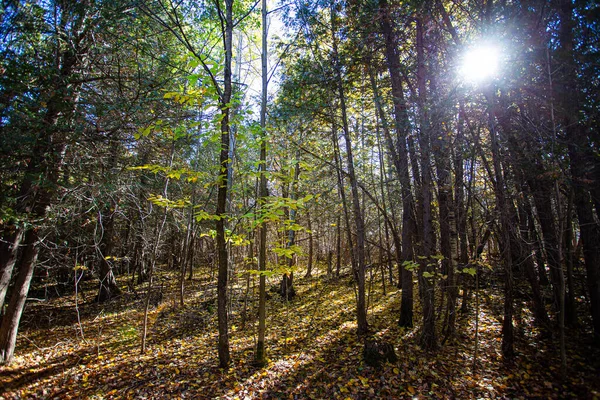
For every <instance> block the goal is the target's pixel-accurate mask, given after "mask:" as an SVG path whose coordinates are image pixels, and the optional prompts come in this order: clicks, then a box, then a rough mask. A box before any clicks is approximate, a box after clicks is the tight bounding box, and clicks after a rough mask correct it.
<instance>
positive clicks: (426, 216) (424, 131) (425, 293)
mask: <svg viewBox="0 0 600 400" xmlns="http://www.w3.org/2000/svg"><path fill="white" fill-rule="evenodd" d="M423 42H424V38H423V22H422V20H421V19H417V81H418V88H419V95H418V99H417V101H418V105H419V122H420V134H419V144H420V147H421V173H422V174H423V175H422V177H421V199H422V204H421V207H420V209H421V210H422V213H423V214H422V221H421V223H422V230H423V242H422V250H421V258H420V262H419V264H420V267H419V292H420V293H421V300H422V303H423V330H422V332H421V344H422V345H423V347H424V348H425V349H427V350H432V349H435V348H436V347H437V338H436V334H435V307H434V299H435V297H434V295H435V284H434V282H435V276H436V270H435V267H434V266H435V264H436V263H435V262H434V259H432V258H431V256H433V255H434V252H435V247H434V246H435V244H434V240H435V238H434V232H433V214H432V209H431V203H432V200H433V199H432V190H431V179H432V173H431V160H430V157H431V150H430V144H431V139H430V136H431V125H430V122H429V114H428V113H427V111H426V101H427V97H426V87H425V79H426V73H427V72H426V70H425V46H424V43H423Z"/></svg>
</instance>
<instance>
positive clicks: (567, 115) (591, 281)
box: [557, 0, 600, 344]
mask: <svg viewBox="0 0 600 400" xmlns="http://www.w3.org/2000/svg"><path fill="white" fill-rule="evenodd" d="M573 7H574V6H573V3H572V2H571V1H569V0H561V1H560V2H559V6H558V11H559V18H560V27H559V41H560V48H559V50H558V54H557V59H558V62H559V64H560V65H561V66H562V67H561V69H562V70H563V76H562V79H559V80H558V84H557V95H558V102H559V104H560V108H561V110H560V113H559V115H560V116H561V122H562V123H563V126H564V129H565V132H566V137H565V139H566V142H567V143H568V153H569V159H570V167H571V171H570V172H571V178H572V179H571V182H572V185H573V194H574V203H575V211H576V213H577V219H578V222H579V230H580V235H581V242H582V244H583V258H584V261H585V268H586V272H587V286H588V290H589V293H590V305H591V314H592V323H593V327H594V341H595V343H597V344H600V226H599V225H598V222H597V215H596V214H595V213H594V202H593V201H592V196H591V195H590V191H589V190H590V188H589V186H588V183H587V182H590V181H591V182H593V177H591V176H588V170H591V168H589V164H590V163H589V162H588V157H590V156H591V154H593V150H592V149H591V148H590V144H589V141H588V139H587V135H586V133H585V132H584V128H583V126H582V123H581V121H579V115H580V107H581V104H580V99H579V98H578V73H577V64H576V61H575V54H574V40H575V39H574V30H575V21H574V19H573ZM595 184H596V185H597V184H598V183H597V182H595ZM596 212H598V210H596Z"/></svg>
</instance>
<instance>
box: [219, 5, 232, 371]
mask: <svg viewBox="0 0 600 400" xmlns="http://www.w3.org/2000/svg"><path fill="white" fill-rule="evenodd" d="M220 18H221V19H222V21H221V22H222V26H223V27H224V30H223V46H224V49H223V50H224V51H225V65H224V70H223V92H222V93H221V95H220V99H219V109H220V111H221V151H220V154H219V165H220V171H219V176H218V177H217V179H218V182H219V189H218V191H217V209H216V215H218V216H219V217H220V218H219V219H218V220H217V221H216V224H215V225H216V226H215V230H216V242H217V257H218V263H219V264H218V265H219V268H218V277H217V316H218V326H219V344H218V352H219V366H220V367H221V368H227V366H228V365H229V361H230V355H229V328H228V315H227V283H228V274H229V263H228V259H227V256H228V254H227V242H226V239H225V220H226V212H227V188H228V185H229V178H228V176H229V170H230V168H231V160H230V159H229V143H230V121H229V114H230V108H231V105H230V102H231V94H232V84H231V74H232V71H231V60H232V54H233V47H232V46H233V22H234V21H233V0H225V11H224V15H222V16H220Z"/></svg>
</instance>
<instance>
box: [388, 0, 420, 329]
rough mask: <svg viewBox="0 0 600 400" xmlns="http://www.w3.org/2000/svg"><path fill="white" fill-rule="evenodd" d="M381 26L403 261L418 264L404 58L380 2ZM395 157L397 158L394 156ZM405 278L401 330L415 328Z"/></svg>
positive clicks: (407, 275)
mask: <svg viewBox="0 0 600 400" xmlns="http://www.w3.org/2000/svg"><path fill="white" fill-rule="evenodd" d="M379 12H380V19H379V20H380V26H381V32H382V34H383V37H384V40H385V58H386V61H387V65H388V70H389V73H390V79H391V84H392V96H393V103H394V122H395V129H396V137H397V143H396V146H394V145H393V142H392V140H391V136H390V135H388V137H387V138H386V143H387V146H388V150H390V153H391V154H392V158H393V160H394V167H395V169H396V173H397V174H398V178H399V180H400V185H401V190H402V261H401V262H400V263H399V264H400V265H401V266H402V265H403V264H404V263H412V262H413V261H414V248H413V247H414V245H413V241H414V238H415V236H416V228H417V227H416V222H415V206H414V200H413V195H412V191H411V182H410V174H409V170H408V151H407V141H406V137H407V135H408V132H409V129H410V122H409V119H408V112H407V105H406V101H405V100H404V89H403V85H402V73H401V65H400V57H399V55H398V51H397V48H398V46H397V40H396V35H395V33H394V30H393V28H392V16H391V12H390V10H389V5H388V2H387V0H379ZM394 154H395V156H394ZM401 275H402V301H401V303H400V320H399V324H400V326H404V327H411V326H412V324H413V282H412V272H411V271H410V270H409V269H407V268H405V267H403V268H402V271H401Z"/></svg>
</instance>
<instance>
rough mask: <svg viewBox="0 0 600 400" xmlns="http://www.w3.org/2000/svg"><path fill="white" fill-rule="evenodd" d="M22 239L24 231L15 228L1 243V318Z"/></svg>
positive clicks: (4, 236)
mask: <svg viewBox="0 0 600 400" xmlns="http://www.w3.org/2000/svg"><path fill="white" fill-rule="evenodd" d="M22 239H23V229H22V228H14V229H13V230H12V232H8V234H6V235H3V237H2V241H1V242H0V318H1V316H2V315H4V300H5V298H6V292H7V291H8V285H9V284H10V278H11V277H12V273H13V269H14V266H15V263H16V262H17V256H18V254H19V248H20V246H21V240H22Z"/></svg>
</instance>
